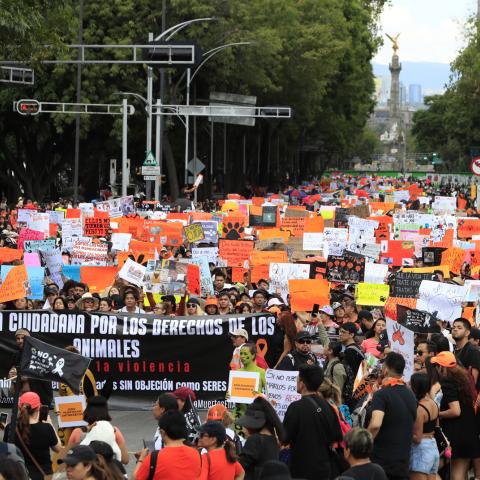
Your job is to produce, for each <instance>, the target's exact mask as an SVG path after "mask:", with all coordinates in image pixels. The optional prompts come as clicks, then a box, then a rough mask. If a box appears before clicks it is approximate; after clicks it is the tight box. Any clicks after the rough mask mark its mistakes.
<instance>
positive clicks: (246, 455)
mask: <svg viewBox="0 0 480 480" xmlns="http://www.w3.org/2000/svg"><path fill="white" fill-rule="evenodd" d="M278 455H279V448H278V443H277V439H276V438H275V437H274V436H272V435H263V434H260V433H254V434H253V435H251V436H249V437H248V438H247V441H246V442H245V445H244V446H243V449H242V453H241V454H240V457H239V459H238V461H239V462H240V464H241V465H242V467H243V469H244V470H245V480H256V479H257V478H258V477H259V472H260V470H261V466H262V465H263V464H264V463H265V462H267V461H268V460H278Z"/></svg>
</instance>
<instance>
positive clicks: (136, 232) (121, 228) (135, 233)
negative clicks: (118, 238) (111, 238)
mask: <svg viewBox="0 0 480 480" xmlns="http://www.w3.org/2000/svg"><path fill="white" fill-rule="evenodd" d="M115 221H116V222H117V223H118V230H117V232H118V233H131V234H132V238H140V236H141V235H142V232H143V224H144V219H143V218H141V217H120V218H116V219H115Z"/></svg>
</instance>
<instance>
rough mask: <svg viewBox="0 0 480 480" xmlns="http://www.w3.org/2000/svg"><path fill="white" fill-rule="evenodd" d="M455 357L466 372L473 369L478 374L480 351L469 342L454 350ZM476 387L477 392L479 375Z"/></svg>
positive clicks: (479, 380)
mask: <svg viewBox="0 0 480 480" xmlns="http://www.w3.org/2000/svg"><path fill="white" fill-rule="evenodd" d="M455 357H456V358H457V361H458V362H460V363H461V364H462V365H463V366H464V367H465V368H466V369H467V370H469V369H471V368H475V369H477V370H478V371H479V372H480V351H479V350H478V349H477V347H475V346H474V345H472V344H471V343H470V342H467V343H466V344H465V346H464V347H463V348H461V349H460V350H455ZM476 387H477V390H479V387H480V375H479V376H478V381H477V385H476Z"/></svg>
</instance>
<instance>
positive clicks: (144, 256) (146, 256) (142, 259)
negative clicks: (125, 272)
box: [117, 250, 155, 269]
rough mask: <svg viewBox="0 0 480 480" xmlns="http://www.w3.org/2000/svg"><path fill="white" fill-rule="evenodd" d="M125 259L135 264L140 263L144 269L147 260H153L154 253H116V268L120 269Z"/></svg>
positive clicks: (136, 251) (138, 251)
mask: <svg viewBox="0 0 480 480" xmlns="http://www.w3.org/2000/svg"><path fill="white" fill-rule="evenodd" d="M127 258H130V259H131V260H133V261H134V262H136V263H140V264H141V265H143V266H144V267H146V266H147V262H148V260H153V259H154V258H155V252H154V251H151V250H144V251H142V250H135V252H132V251H130V252H118V253H117V259H118V268H119V269H120V268H122V267H123V265H124V263H125V262H126V261H127Z"/></svg>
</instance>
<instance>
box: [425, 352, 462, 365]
mask: <svg viewBox="0 0 480 480" xmlns="http://www.w3.org/2000/svg"><path fill="white" fill-rule="evenodd" d="M430 363H436V364H437V365H440V366H441V367H447V368H452V367H455V366H456V365H457V359H456V358H455V355H454V354H453V353H452V352H440V353H439V354H438V355H436V356H435V357H432V358H431V360H430Z"/></svg>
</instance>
